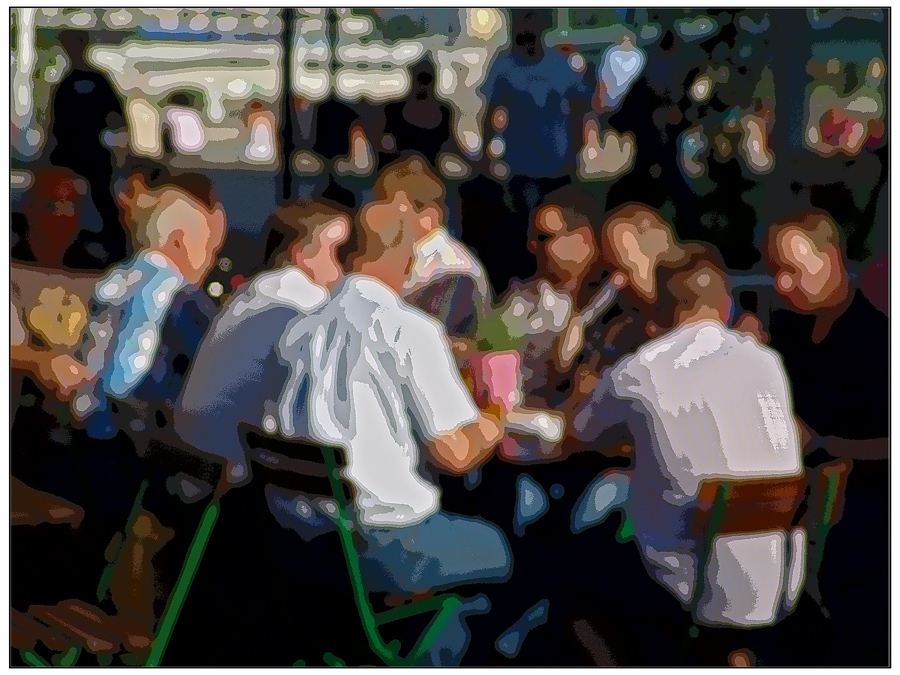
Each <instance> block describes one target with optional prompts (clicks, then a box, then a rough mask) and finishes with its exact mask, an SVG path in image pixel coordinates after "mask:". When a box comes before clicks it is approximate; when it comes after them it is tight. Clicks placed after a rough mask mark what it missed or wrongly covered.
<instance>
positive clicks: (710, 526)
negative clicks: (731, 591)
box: [688, 475, 807, 621]
mask: <svg viewBox="0 0 900 675" xmlns="http://www.w3.org/2000/svg"><path fill="white" fill-rule="evenodd" d="M806 484H807V478H806V476H805V475H800V476H796V477H791V478H770V479H752V480H710V481H704V482H703V483H701V485H700V492H699V495H698V498H697V503H696V505H695V508H694V510H693V512H692V514H691V517H690V519H689V521H688V533H689V535H690V536H691V537H692V538H694V539H696V540H697V541H698V542H700V550H699V551H698V553H699V555H698V565H697V577H696V578H697V585H696V588H695V589H694V595H693V599H692V602H691V613H692V614H693V616H694V619H695V621H696V620H699V617H698V609H699V605H700V602H701V601H702V599H703V598H704V596H705V591H706V569H707V566H708V565H709V559H710V556H711V555H712V550H713V545H714V542H715V539H716V537H718V536H720V535H729V534H752V533H754V532H766V531H771V530H785V531H788V532H789V531H790V530H791V527H792V526H793V521H794V517H795V515H796V513H797V510H798V509H799V507H800V504H801V502H802V501H803V495H804V493H805V491H806Z"/></svg>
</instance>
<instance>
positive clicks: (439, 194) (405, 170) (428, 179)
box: [375, 153, 446, 211]
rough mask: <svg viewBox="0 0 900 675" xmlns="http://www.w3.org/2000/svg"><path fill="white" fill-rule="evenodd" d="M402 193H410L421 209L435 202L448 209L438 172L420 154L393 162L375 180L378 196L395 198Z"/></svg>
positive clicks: (380, 197)
mask: <svg viewBox="0 0 900 675" xmlns="http://www.w3.org/2000/svg"><path fill="white" fill-rule="evenodd" d="M398 192H403V193H404V194H406V197H407V199H409V201H410V203H411V204H412V205H413V208H415V209H416V210H417V211H421V210H422V209H424V208H426V207H428V206H430V205H432V204H433V205H435V206H437V207H438V208H439V209H441V210H443V208H444V197H445V195H446V190H445V188H444V184H443V183H442V182H441V179H440V178H438V177H437V175H436V174H435V173H434V171H433V170H432V168H431V166H430V165H429V163H428V160H426V159H425V158H424V157H422V156H421V155H419V154H418V153H407V154H406V155H405V156H404V157H401V158H400V159H398V160H396V161H394V162H391V163H390V164H388V165H387V166H386V167H385V168H384V169H383V170H382V172H381V174H380V175H379V176H378V180H376V181H375V195H376V198H377V199H380V200H385V199H391V197H392V196H393V195H394V194H396V193H398Z"/></svg>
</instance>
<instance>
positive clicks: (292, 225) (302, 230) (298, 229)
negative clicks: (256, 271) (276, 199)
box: [263, 199, 351, 268]
mask: <svg viewBox="0 0 900 675" xmlns="http://www.w3.org/2000/svg"><path fill="white" fill-rule="evenodd" d="M336 218H345V219H346V220H347V221H348V222H349V221H350V220H351V219H350V216H349V214H348V213H347V212H346V211H345V210H344V209H342V208H341V207H340V206H338V205H337V204H334V203H332V202H330V201H328V200H325V199H315V200H312V199H301V200H298V201H295V202H292V203H289V204H285V205H283V206H280V207H279V208H278V209H276V211H275V213H273V214H272V215H271V216H270V217H269V220H268V223H267V229H268V235H267V238H266V248H265V254H264V261H263V266H264V267H265V268H271V267H278V266H280V265H283V264H284V263H286V262H288V258H289V256H290V251H291V248H292V247H293V246H294V245H297V246H300V247H304V246H308V245H310V244H312V243H313V242H314V241H316V240H318V238H319V236H320V235H321V234H322V232H323V230H324V229H325V227H326V226H327V225H328V224H329V223H331V222H333V221H334V220H335V219H336Z"/></svg>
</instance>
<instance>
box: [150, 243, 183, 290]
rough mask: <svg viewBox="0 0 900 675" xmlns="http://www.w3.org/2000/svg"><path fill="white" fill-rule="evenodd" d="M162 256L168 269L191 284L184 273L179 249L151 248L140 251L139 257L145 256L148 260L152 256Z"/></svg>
mask: <svg viewBox="0 0 900 675" xmlns="http://www.w3.org/2000/svg"><path fill="white" fill-rule="evenodd" d="M153 254H155V255H157V256H162V257H163V259H164V260H165V262H166V269H167V270H169V271H171V272H173V273H174V274H177V275H178V276H179V277H180V278H181V279H182V280H183V281H185V282H189V283H193V282H191V281H190V280H189V279H188V277H187V275H186V274H185V273H184V272H183V271H182V270H183V269H184V267H185V265H184V264H183V260H182V259H181V257H180V251H179V250H178V249H172V248H171V247H162V248H160V247H149V248H145V249H142V250H141V251H139V253H138V255H143V257H145V258H147V257H149V256H151V255H153Z"/></svg>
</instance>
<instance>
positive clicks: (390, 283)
mask: <svg viewBox="0 0 900 675" xmlns="http://www.w3.org/2000/svg"><path fill="white" fill-rule="evenodd" d="M354 268H355V269H354V271H355V272H356V273H358V274H364V275H366V276H369V277H373V278H375V279H378V281H380V282H381V283H383V284H384V285H385V286H387V287H388V288H390V289H391V290H392V291H394V292H395V293H400V292H401V291H402V290H403V285H404V284H405V283H406V274H405V273H403V274H400V272H399V267H398V266H397V264H396V263H395V262H393V261H391V260H389V259H387V258H376V259H363V258H360V259H359V260H358V261H357V263H356V265H355V266H354Z"/></svg>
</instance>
